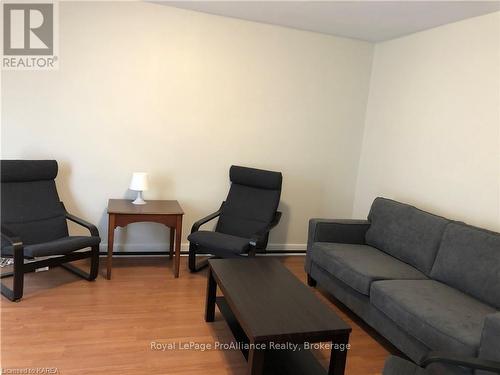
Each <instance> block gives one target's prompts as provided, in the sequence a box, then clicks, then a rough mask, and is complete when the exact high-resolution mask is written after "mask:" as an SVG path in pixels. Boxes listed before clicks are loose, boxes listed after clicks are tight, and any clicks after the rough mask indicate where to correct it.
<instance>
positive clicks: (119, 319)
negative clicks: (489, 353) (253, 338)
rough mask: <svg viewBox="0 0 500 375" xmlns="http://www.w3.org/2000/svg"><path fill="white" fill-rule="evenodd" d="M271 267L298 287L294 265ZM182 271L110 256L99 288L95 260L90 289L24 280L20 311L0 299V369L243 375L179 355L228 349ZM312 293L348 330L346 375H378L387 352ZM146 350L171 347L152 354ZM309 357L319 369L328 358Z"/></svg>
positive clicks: (207, 357) (210, 359) (202, 276)
mask: <svg viewBox="0 0 500 375" xmlns="http://www.w3.org/2000/svg"><path fill="white" fill-rule="evenodd" d="M278 259H280V260H282V261H283V263H284V264H285V265H286V266H287V267H288V268H289V269H290V270H292V272H293V273H294V274H295V275H296V276H297V277H298V278H299V279H300V280H302V281H303V282H305V273H304V270H303V264H304V257H303V256H294V257H279V258H278ZM186 263H187V258H186V257H183V258H182V260H181V275H180V278H178V279H175V278H174V277H173V275H172V270H171V267H172V264H171V261H169V260H168V259H167V258H152V257H150V258H146V257H144V258H123V257H121V258H120V257H115V259H114V262H113V279H112V280H109V281H108V280H106V279H105V277H104V271H105V267H106V262H105V260H104V259H103V258H101V273H100V275H99V277H98V279H97V280H96V281H95V282H87V281H85V280H82V279H79V278H78V277H76V276H74V275H72V274H70V273H69V272H67V271H65V270H63V269H61V268H57V269H53V270H50V271H49V272H39V273H36V274H30V275H27V276H26V278H25V292H24V298H23V300H22V301H21V302H20V303H12V302H9V301H8V300H6V299H5V298H4V297H2V300H1V324H2V325H1V348H0V353H1V367H3V368H37V367H49V368H57V369H58V374H63V375H64V374H107V375H111V374H120V375H124V374H141V375H148V374H169V375H172V374H200V375H201V374H214V375H215V374H218V375H221V374H231V375H240V374H245V365H246V362H245V360H244V357H243V356H242V355H241V354H240V352H239V351H236V350H235V351H221V350H208V351H204V352H202V351H199V350H189V349H184V348H182V349H181V348H179V344H184V345H189V343H190V342H194V343H199V344H208V343H211V344H214V342H215V341H219V342H226V343H229V342H231V340H232V336H231V333H230V331H229V329H228V327H227V325H226V323H225V322H224V320H223V319H222V317H221V316H220V314H219V313H218V312H217V313H216V317H215V323H210V324H209V323H205V321H204V319H203V316H204V315H203V314H204V302H205V288H206V271H204V272H200V273H197V274H190V273H189V272H188V271H187V265H186ZM5 280H6V279H4V280H3V281H5ZM314 293H315V294H316V295H318V296H319V297H320V298H321V299H322V300H324V301H325V302H326V303H327V304H328V305H329V306H331V308H332V309H334V310H335V311H336V312H337V313H338V314H339V315H340V316H341V317H342V318H343V319H344V320H345V321H346V322H347V323H348V324H350V325H351V326H352V328H353V332H352V335H351V340H350V343H351V346H352V349H351V350H350V352H349V354H348V357H347V358H348V359H347V370H346V373H347V374H348V375H357V374H360V375H361V374H363V375H364V374H380V372H381V370H382V367H383V363H384V360H385V358H386V357H387V356H388V355H389V350H392V349H391V348H390V347H389V346H388V345H387V344H386V343H385V342H384V341H383V340H380V338H379V337H378V336H377V335H376V334H374V333H373V332H370V334H369V333H367V331H370V330H369V329H367V328H366V327H365V326H364V325H363V324H362V323H360V322H359V321H358V320H357V319H356V318H355V317H353V316H352V314H346V311H345V309H339V308H338V307H336V306H335V305H334V304H333V302H332V300H331V299H330V298H327V297H325V295H323V294H322V293H321V292H320V291H318V290H317V289H314ZM353 318H354V319H353ZM379 341H380V342H379ZM152 342H155V343H160V344H171V345H174V344H175V345H176V346H177V347H176V349H175V350H165V351H162V350H152V349H151V344H152ZM315 354H316V355H317V356H318V357H319V358H320V359H322V361H323V362H324V365H325V366H326V364H327V360H328V356H329V352H328V351H324V352H322V351H318V352H316V353H315Z"/></svg>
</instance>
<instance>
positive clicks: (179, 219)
mask: <svg viewBox="0 0 500 375" xmlns="http://www.w3.org/2000/svg"><path fill="white" fill-rule="evenodd" d="M181 236H182V215H178V216H177V222H176V226H175V259H174V261H175V262H174V263H175V265H174V277H176V278H177V277H179V265H180V263H181Z"/></svg>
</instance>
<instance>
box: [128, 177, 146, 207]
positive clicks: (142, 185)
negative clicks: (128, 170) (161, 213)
mask: <svg viewBox="0 0 500 375" xmlns="http://www.w3.org/2000/svg"><path fill="white" fill-rule="evenodd" d="M129 189H130V190H134V191H137V198H136V199H135V201H133V202H132V203H133V204H146V201H144V199H142V192H143V191H145V190H148V174H147V173H144V172H134V174H132V181H130V187H129Z"/></svg>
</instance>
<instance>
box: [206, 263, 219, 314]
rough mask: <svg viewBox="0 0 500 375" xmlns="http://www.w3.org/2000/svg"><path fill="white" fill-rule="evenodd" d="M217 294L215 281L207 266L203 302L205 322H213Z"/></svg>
mask: <svg viewBox="0 0 500 375" xmlns="http://www.w3.org/2000/svg"><path fill="white" fill-rule="evenodd" d="M216 296H217V283H216V282H215V279H214V276H213V275H212V269H211V268H210V267H209V268H208V280H207V296H206V298H207V299H206V302H205V322H213V321H214V317H215V298H216Z"/></svg>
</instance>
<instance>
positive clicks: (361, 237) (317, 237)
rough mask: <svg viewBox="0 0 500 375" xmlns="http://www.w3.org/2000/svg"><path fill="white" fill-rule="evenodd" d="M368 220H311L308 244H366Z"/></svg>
mask: <svg viewBox="0 0 500 375" xmlns="http://www.w3.org/2000/svg"><path fill="white" fill-rule="evenodd" d="M369 227H370V222H369V221H368V220H345V219H344V220H333V219H310V220H309V232H308V238H307V243H308V244H311V245H312V244H313V243H314V242H335V243H350V244H358V245H364V244H365V236H366V231H367V230H368V228H369Z"/></svg>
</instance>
